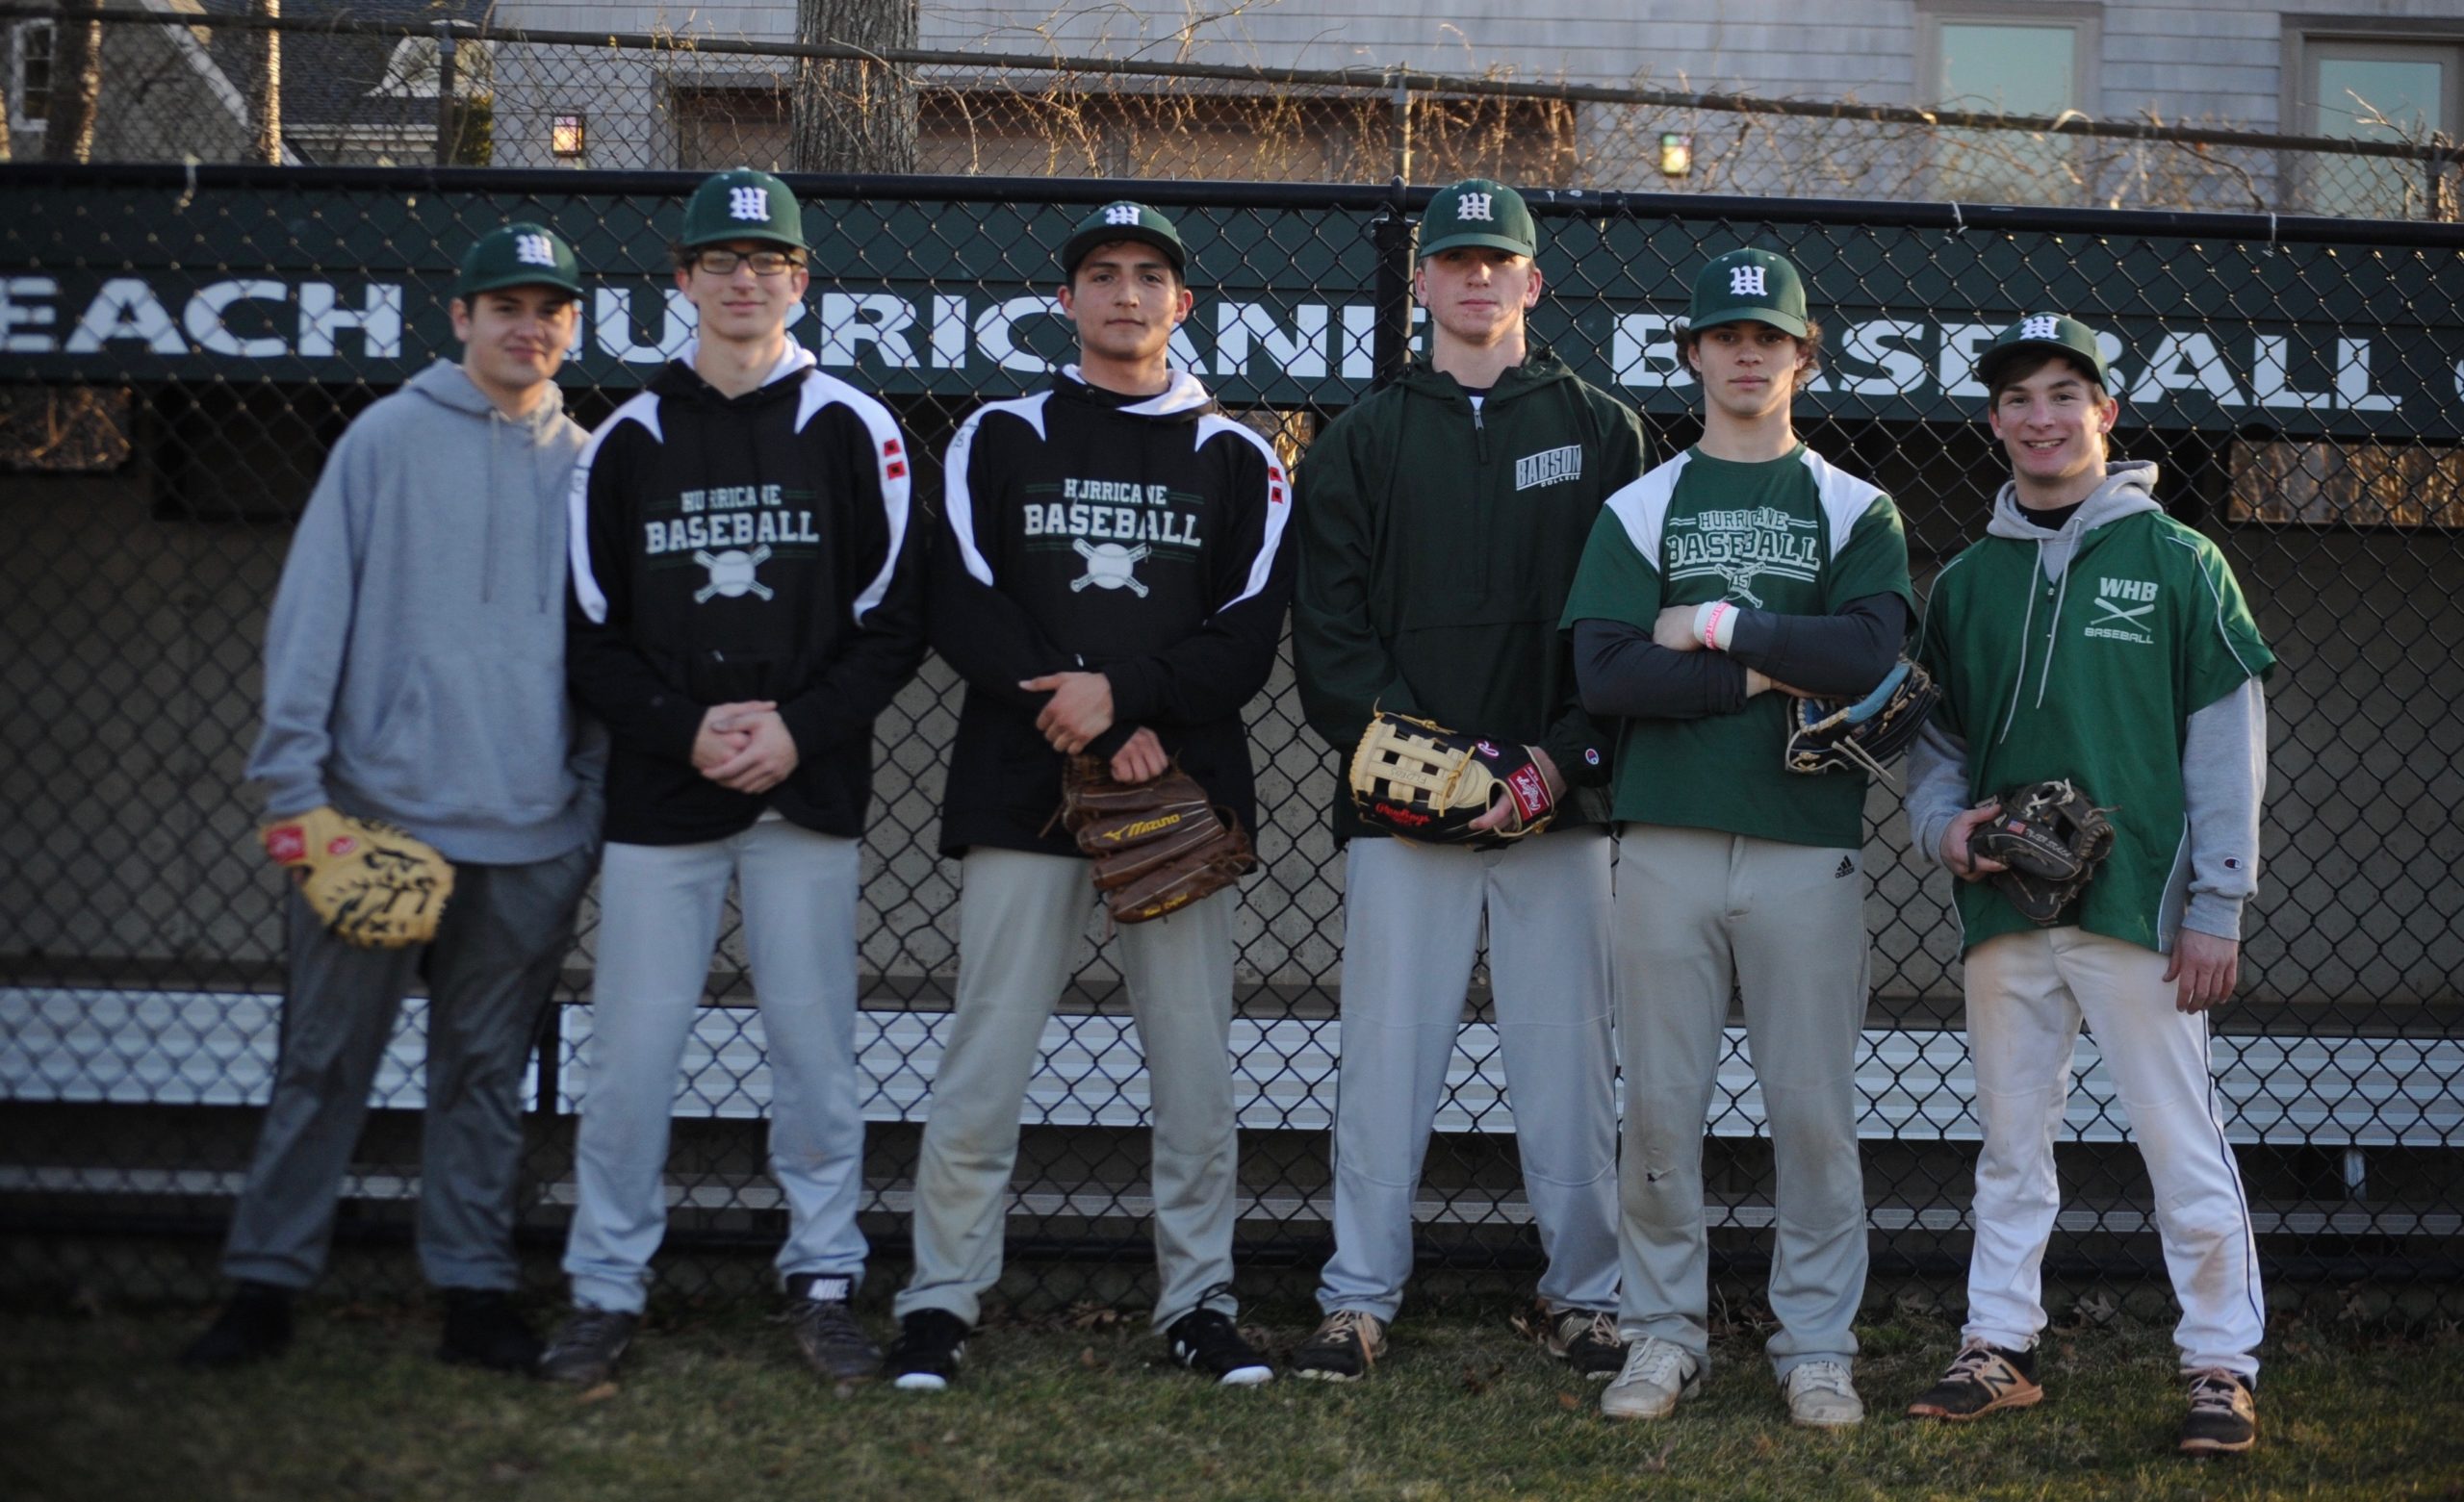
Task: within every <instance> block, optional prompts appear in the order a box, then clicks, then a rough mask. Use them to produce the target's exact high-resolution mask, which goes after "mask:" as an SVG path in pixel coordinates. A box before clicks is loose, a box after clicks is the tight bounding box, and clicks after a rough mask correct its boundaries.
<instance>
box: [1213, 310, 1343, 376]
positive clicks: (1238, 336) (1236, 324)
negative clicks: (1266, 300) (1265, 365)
mask: <svg viewBox="0 0 2464 1502" xmlns="http://www.w3.org/2000/svg"><path fill="white" fill-rule="evenodd" d="M1252 336H1255V338H1256V339H1257V340H1258V342H1259V343H1260V344H1264V345H1265V346H1266V352H1267V358H1268V359H1270V360H1271V361H1273V362H1274V364H1275V365H1276V366H1278V367H1280V368H1281V369H1282V371H1283V373H1284V374H1286V375H1288V376H1291V377H1292V378H1293V379H1295V380H1300V381H1314V380H1319V379H1322V377H1323V376H1324V375H1325V373H1326V306H1325V304H1323V303H1318V302H1304V303H1302V304H1301V305H1300V306H1298V307H1296V308H1295V309H1293V310H1292V331H1291V332H1290V333H1288V334H1287V333H1285V332H1284V330H1283V326H1282V325H1281V324H1279V323H1277V322H1275V320H1274V310H1273V309H1271V308H1269V307H1266V306H1265V305H1263V304H1261V303H1254V302H1223V303H1218V304H1216V308H1215V373H1216V374H1218V375H1245V374H1246V373H1247V372H1248V369H1249V349H1250V344H1249V341H1250V339H1251V337H1252Z"/></svg>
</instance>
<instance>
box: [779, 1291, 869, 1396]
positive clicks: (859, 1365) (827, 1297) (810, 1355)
mask: <svg viewBox="0 0 2464 1502" xmlns="http://www.w3.org/2000/svg"><path fill="white" fill-rule="evenodd" d="M855 1291H856V1281H855V1280H854V1279H853V1278H848V1277H844V1276H836V1277H834V1276H827V1275H817V1274H813V1273H799V1274H797V1275H796V1276H795V1277H793V1278H790V1279H788V1280H787V1311H786V1313H785V1314H783V1316H781V1317H782V1318H783V1319H784V1320H785V1321H786V1323H787V1326H788V1328H789V1329H791V1330H793V1331H794V1332H795V1336H796V1349H797V1350H799V1351H802V1352H803V1353H804V1354H805V1361H806V1362H807V1363H808V1364H809V1365H810V1366H811V1367H812V1369H813V1370H814V1371H816V1372H819V1373H820V1374H821V1375H822V1376H823V1377H824V1378H827V1379H828V1380H830V1381H832V1382H860V1381H861V1380H863V1379H864V1378H866V1377H871V1376H875V1375H877V1374H878V1373H879V1372H880V1371H881V1369H882V1348H881V1347H880V1346H878V1345H875V1344H874V1343H873V1341H872V1337H869V1336H867V1335H865V1334H864V1327H863V1326H861V1325H860V1324H858V1323H856V1313H855V1311H853V1310H851V1309H849V1308H848V1307H847V1300H848V1298H849V1296H850V1295H852V1294H853V1293H854V1292H855Z"/></svg>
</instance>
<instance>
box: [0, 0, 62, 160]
mask: <svg viewBox="0 0 2464 1502" xmlns="http://www.w3.org/2000/svg"><path fill="white" fill-rule="evenodd" d="M51 41H52V31H51V23H50V22H49V21H19V22H18V23H17V24H16V25H14V26H13V27H11V28H10V29H9V49H8V58H7V60H6V61H7V64H8V68H9V130H10V132H11V134H20V133H37V132H40V131H41V130H42V128H43V122H44V121H45V120H47V119H48V118H49V117H50V115H51Z"/></svg>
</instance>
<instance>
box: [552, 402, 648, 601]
mask: <svg viewBox="0 0 2464 1502" xmlns="http://www.w3.org/2000/svg"><path fill="white" fill-rule="evenodd" d="M627 422H638V423H640V424H641V425H642V426H643V428H645V429H646V430H648V432H649V433H650V435H651V437H652V438H653V439H654V440H656V441H657V442H660V443H665V442H666V435H665V434H663V433H661V432H660V431H659V425H658V397H657V396H656V395H655V394H653V393H650V392H642V393H640V394H638V395H634V396H632V397H630V398H629V399H628V400H627V401H626V402H625V404H624V405H623V406H621V407H618V408H617V409H616V410H615V411H614V412H612V413H610V414H609V415H608V418H607V420H606V421H604V422H602V423H601V424H599V428H598V430H597V431H596V432H594V433H592V434H591V435H590V441H589V442H588V443H586V444H584V445H582V446H581V452H580V453H579V454H577V455H576V456H575V457H574V470H573V479H572V481H571V482H570V483H569V484H567V486H566V487H565V556H566V558H567V560H568V561H569V562H570V564H571V566H572V569H573V575H574V598H576V599H578V600H579V601H580V602H581V613H582V614H583V615H586V616H588V617H589V618H590V621H591V624H593V625H605V624H607V592H606V591H605V590H603V589H602V588H600V585H599V575H598V574H597V573H593V572H592V570H591V567H590V467H591V465H592V463H593V462H594V461H596V460H597V459H598V458H599V446H600V445H602V444H603V443H605V442H606V441H607V435H608V434H610V433H613V432H615V431H616V429H617V428H618V427H620V426H622V425H623V424H624V423H627Z"/></svg>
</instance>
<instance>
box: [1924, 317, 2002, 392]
mask: <svg viewBox="0 0 2464 1502" xmlns="http://www.w3.org/2000/svg"><path fill="white" fill-rule="evenodd" d="M2000 332H2001V330H2000V329H1997V328H1995V327H1994V326H1993V325H1992V324H1990V323H1945V324H1943V325H1942V353H1941V356H1940V358H1938V360H1936V361H1935V362H1934V379H1935V381H1936V383H1937V384H1938V385H1939V386H1940V387H1941V388H1942V395H1945V396H1982V395H1985V394H1986V392H1985V383H1984V382H1983V381H1980V380H1978V379H1977V378H1976V357H1977V356H1978V355H1980V354H1983V353H1984V352H1985V346H1986V345H1988V344H1991V343H1993V336H1995V335H1996V334H1999V333H2000Z"/></svg>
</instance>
